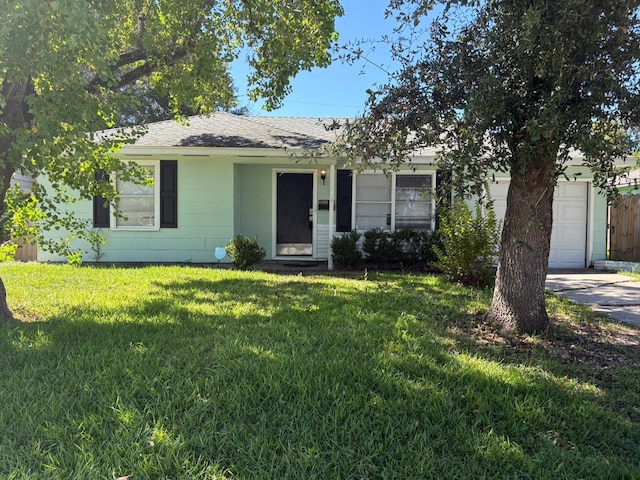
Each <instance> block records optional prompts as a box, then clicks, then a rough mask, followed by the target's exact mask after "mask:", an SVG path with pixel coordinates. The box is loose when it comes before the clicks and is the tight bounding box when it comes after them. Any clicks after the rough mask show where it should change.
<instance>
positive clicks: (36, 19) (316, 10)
mask: <svg viewBox="0 0 640 480" xmlns="http://www.w3.org/2000/svg"><path fill="white" fill-rule="evenodd" d="M342 13H343V11H342V7H341V5H340V3H339V2H338V0H271V1H268V2H265V1H260V0H51V1H46V2H45V1H42V0H20V1H17V0H0V218H2V219H3V224H6V221H7V216H6V215H4V214H5V213H6V212H5V207H4V200H5V196H6V194H7V189H8V187H9V184H10V180H11V177H12V175H13V174H14V172H15V171H16V170H20V171H22V172H23V173H25V174H29V175H32V176H34V177H36V178H37V177H38V176H40V175H46V177H47V178H48V179H49V180H50V182H51V184H52V185H53V189H54V191H53V192H44V191H43V190H42V189H41V188H38V187H36V188H35V189H34V191H33V192H32V194H31V195H30V196H29V198H28V199H26V200H27V201H29V202H31V206H32V208H34V209H36V210H38V211H41V212H42V211H44V210H51V211H55V209H56V205H58V204H59V203H60V202H61V201H64V196H65V195H66V194H65V193H64V192H65V189H66V188H67V187H68V188H70V189H72V190H73V191H74V192H76V194H77V195H80V196H82V197H90V196H92V195H94V194H101V195H103V196H105V197H106V198H112V197H113V195H114V192H113V188H112V186H111V185H110V184H109V182H95V174H96V172H98V171H100V170H105V171H121V172H125V175H127V174H128V175H130V176H131V177H136V175H138V177H139V175H140V172H136V171H135V170H131V169H128V167H127V166H126V165H125V164H123V163H122V162H120V161H118V160H117V159H116V158H115V157H114V156H113V155H111V154H112V153H113V152H114V151H116V150H117V149H118V148H119V147H120V146H121V145H122V144H123V143H124V142H128V141H131V140H132V139H133V138H135V136H136V135H137V134H139V133H140V130H136V129H133V130H122V131H120V135H119V136H116V137H114V138H111V139H108V140H105V139H102V141H100V142H98V141H96V137H95V132H98V131H101V130H104V129H108V128H111V127H113V126H115V125H117V124H118V122H119V120H121V118H122V115H123V112H127V111H131V110H132V109H136V108H137V107H138V106H139V105H140V98H139V97H138V96H137V92H139V88H136V86H138V87H139V86H140V85H147V86H148V87H149V88H150V89H151V90H152V91H153V92H155V93H157V94H158V95H160V96H163V97H168V98H169V99H170V102H169V107H170V108H171V109H172V111H174V113H175V114H179V113H180V108H181V107H187V108H189V109H191V110H192V111H194V112H197V113H200V114H206V113H209V112H212V111H214V110H215V109H218V108H220V107H224V108H228V107H230V106H232V105H233V103H234V90H233V82H232V78H231V73H230V68H231V63H232V62H233V61H234V60H236V59H238V58H240V59H243V60H244V61H246V62H248V64H249V65H250V67H251V70H250V72H251V73H250V74H249V78H248V83H249V85H250V90H249V92H248V95H249V97H250V98H252V99H257V98H259V97H260V98H264V99H265V100H266V107H267V108H275V107H277V106H278V105H280V103H281V102H282V100H283V98H284V97H285V96H286V95H287V94H288V93H289V90H290V85H289V82H290V79H291V78H292V77H293V76H295V75H296V73H297V72H299V71H301V70H309V69H311V68H313V67H324V66H327V65H328V64H329V63H330V61H331V55H330V52H329V47H330V46H331V44H332V42H334V41H335V40H336V38H337V35H336V33H335V26H334V20H335V18H336V17H337V16H340V15H342ZM139 179H140V178H139ZM23 200H25V199H23ZM49 219H50V222H53V223H55V222H61V221H63V219H62V217H60V216H56V215H53V216H49ZM66 222H67V225H66V226H73V225H72V223H69V222H72V221H71V220H70V219H67V220H66ZM45 225H48V226H51V225H52V223H48V224H45ZM5 310H6V309H5ZM7 312H8V311H0V316H3V315H4V316H7V315H8V313H7Z"/></svg>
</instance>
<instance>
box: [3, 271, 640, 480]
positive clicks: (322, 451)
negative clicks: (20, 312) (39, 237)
mask: <svg viewBox="0 0 640 480" xmlns="http://www.w3.org/2000/svg"><path fill="white" fill-rule="evenodd" d="M483 302H485V303H486V295H484V294H482V293H478V292H474V291H471V290H468V289H464V288H461V287H455V286H450V285H447V284H446V283H444V281H441V280H438V279H430V278H427V277H402V276H393V275H385V276H381V277H376V278H375V279H373V280H371V281H365V282H363V281H355V280H341V279H336V278H324V277H313V278H308V277H286V276H275V275H273V276H269V275H266V276H260V277H253V276H251V275H249V274H247V275H243V274H238V275H236V276H233V278H229V277H228V276H215V274H213V276H207V277H206V278H203V277H197V278H184V277H181V278H179V279H174V278H170V277H163V278H159V279H156V280H155V281H154V282H152V288H150V289H148V290H145V291H144V294H143V295H141V298H140V299H139V300H138V301H137V302H135V303H132V304H126V305H124V306H120V307H118V308H109V307H101V306H97V305H92V304H89V303H82V304H79V305H74V306H69V307H68V308H66V309H65V310H64V311H62V312H60V313H58V314H56V315H54V316H51V317H50V318H48V319H47V321H46V322H38V323H32V324H22V325H17V326H15V325H14V326H3V327H1V330H0V331H1V332H2V335H1V336H0V349H1V352H2V354H0V359H1V361H0V375H1V376H2V377H3V389H2V393H0V402H2V404H3V406H4V408H3V411H2V414H1V416H0V429H1V430H2V431H3V432H8V433H7V434H5V435H3V438H2V440H0V474H2V475H5V476H11V475H13V478H34V477H35V478H37V477H38V476H42V477H44V476H47V477H48V478H52V475H53V477H54V478H56V477H57V478H71V477H73V476H76V477H79V476H82V475H85V476H88V477H90V478H98V477H96V476H95V475H96V473H99V475H100V476H101V478H113V477H117V476H120V475H133V478H134V479H136V480H137V479H138V478H214V477H215V475H220V477H219V478H243V479H245V478H256V479H257V478H260V479H270V478H273V479H282V478H296V479H299V478H634V476H635V475H637V471H638V468H639V467H640V465H639V462H640V460H639V459H640V450H639V449H640V447H639V445H640V433H639V432H640V429H639V428H638V426H639V421H638V417H637V416H633V412H632V411H625V412H622V411H620V410H616V409H614V408H610V407H609V406H608V403H607V401H605V400H603V399H606V397H607V396H608V395H610V391H609V389H608V388H609V387H607V385H605V384H597V383H594V382H591V379H590V378H589V377H588V376H587V375H586V374H584V372H581V371H578V370H575V369H571V368H566V365H563V364H562V362H558V361H557V358H555V357H554V354H553V353H552V354H549V355H546V356H545V354H544V348H542V347H541V348H540V349H539V350H537V351H536V354H535V355H530V356H529V357H528V359H527V358H523V357H521V356H515V355H514V356H509V355H505V352H507V349H505V350H501V347H500V348H499V347H498V346H490V347H487V348H483V347H482V346H478V345H476V344H475V343H474V342H472V341H469V332H468V331H467V332H466V333H465V328H467V327H468V326H469V325H471V326H473V325H474V322H475V323H476V324H477V321H476V319H475V317H474V313H477V311H478V309H481V308H482V305H483ZM456 325H457V326H460V325H464V326H465V328H458V329H453V330H452V326H456ZM465 337H466V338H467V340H466V341H465V340H464V339H465ZM550 341H551V342H553V340H550ZM536 348H537V347H536ZM524 365H528V366H524ZM636 372H637V370H636ZM634 395H635V397H634ZM633 398H635V399H636V400H637V399H638V392H637V391H636V392H632V393H630V394H629V399H633ZM636 405H637V404H636ZM43 459H46V461H45V460H43ZM29 472H30V474H31V475H32V477H28V476H27V474H28V473H29Z"/></svg>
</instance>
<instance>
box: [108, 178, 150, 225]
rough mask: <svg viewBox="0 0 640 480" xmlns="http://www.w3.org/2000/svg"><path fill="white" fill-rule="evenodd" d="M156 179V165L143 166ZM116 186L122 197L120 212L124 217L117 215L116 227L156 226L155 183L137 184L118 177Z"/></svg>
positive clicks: (119, 203) (119, 205) (119, 200)
mask: <svg viewBox="0 0 640 480" xmlns="http://www.w3.org/2000/svg"><path fill="white" fill-rule="evenodd" d="M142 168H144V169H146V170H147V171H148V172H149V175H151V177H152V178H154V179H155V174H156V168H155V166H144V167H142ZM116 188H117V189H118V194H119V195H120V198H119V199H118V212H119V213H120V214H121V215H123V217H125V218H122V217H116V227H141V228H145V227H147V228H149V227H155V226H156V217H155V207H156V203H155V202H156V198H155V192H156V188H155V186H154V185H150V186H145V185H136V184H135V183H132V182H125V181H122V180H119V179H117V178H116Z"/></svg>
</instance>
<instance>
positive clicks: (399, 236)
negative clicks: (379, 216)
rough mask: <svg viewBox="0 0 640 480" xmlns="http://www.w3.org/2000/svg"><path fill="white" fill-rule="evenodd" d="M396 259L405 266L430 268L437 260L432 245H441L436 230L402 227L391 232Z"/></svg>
mask: <svg viewBox="0 0 640 480" xmlns="http://www.w3.org/2000/svg"><path fill="white" fill-rule="evenodd" d="M391 241H392V242H393V243H394V249H395V251H396V252H397V258H396V260H397V261H398V262H400V263H401V264H402V266H403V267H406V268H418V267H422V268H424V269H431V268H432V265H433V263H434V262H435V261H436V260H437V257H436V254H435V251H434V246H438V245H441V242H440V234H439V233H438V232H427V231H424V230H412V229H402V230H396V231H395V232H393V233H392V234H391Z"/></svg>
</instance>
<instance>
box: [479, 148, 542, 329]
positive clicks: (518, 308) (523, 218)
mask: <svg viewBox="0 0 640 480" xmlns="http://www.w3.org/2000/svg"><path fill="white" fill-rule="evenodd" d="M553 175H554V162H553V160H547V159H541V160H540V161H538V162H535V163H534V164H530V165H528V166H527V168H526V169H525V171H524V172H523V173H522V174H518V173H516V172H512V177H511V183H510V185H509V193H508V194H507V211H506V214H505V218H504V225H503V229H502V239H501V242H500V256H499V258H500V261H499V264H498V272H497V276H496V284H495V289H494V291H493V300H492V303H491V309H490V310H489V315H488V318H489V320H491V321H496V322H498V323H499V324H501V325H502V327H503V328H504V329H505V330H507V331H518V332H522V333H530V334H532V333H539V332H542V331H544V330H545V329H546V328H547V327H548V325H549V316H548V315H547V310H546V307H545V299H544V292H545V279H546V277H547V269H548V262H549V250H550V244H551V227H552V224H553V183H552V182H553Z"/></svg>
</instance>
